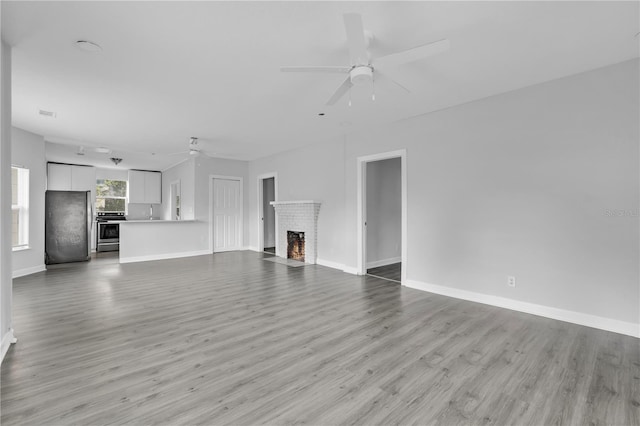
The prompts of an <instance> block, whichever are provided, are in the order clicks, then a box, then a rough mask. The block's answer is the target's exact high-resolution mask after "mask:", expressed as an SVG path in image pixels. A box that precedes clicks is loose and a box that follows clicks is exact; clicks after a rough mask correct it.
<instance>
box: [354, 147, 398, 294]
mask: <svg viewBox="0 0 640 426" xmlns="http://www.w3.org/2000/svg"><path fill="white" fill-rule="evenodd" d="M406 182H407V179H406V150H400V151H393V152H388V153H382V154H376V155H371V156H366V157H359V158H358V234H359V235H358V237H359V238H358V273H359V274H361V275H364V274H369V275H373V276H377V277H380V278H384V279H387V280H391V281H395V282H398V283H404V282H405V281H406V255H407V244H406V243H407V208H406V206H407V195H406V194H407V192H406V187H407V185H406Z"/></svg>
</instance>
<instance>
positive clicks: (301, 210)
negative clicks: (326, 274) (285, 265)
mask: <svg viewBox="0 0 640 426" xmlns="http://www.w3.org/2000/svg"><path fill="white" fill-rule="evenodd" d="M270 204H271V205H272V206H273V208H274V209H275V211H276V218H277V219H278V220H277V229H276V255H277V256H279V257H282V258H285V259H286V258H287V231H292V232H304V239H305V249H304V250H305V256H304V259H305V262H306V263H316V258H317V254H316V253H317V252H316V250H317V245H318V243H317V235H318V213H319V212H320V203H319V202H317V201H313V200H301V201H272V202H271V203H270Z"/></svg>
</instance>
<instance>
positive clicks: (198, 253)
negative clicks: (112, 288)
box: [120, 250, 211, 263]
mask: <svg viewBox="0 0 640 426" xmlns="http://www.w3.org/2000/svg"><path fill="white" fill-rule="evenodd" d="M205 254H211V252H210V251H209V250H198V251H185V252H181V253H165V254H150V255H147V256H132V257H120V263H134V262H148V261H151V260H165V259H178V258H181V257H192V256H204V255H205Z"/></svg>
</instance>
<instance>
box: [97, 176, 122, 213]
mask: <svg viewBox="0 0 640 426" xmlns="http://www.w3.org/2000/svg"><path fill="white" fill-rule="evenodd" d="M126 206H127V181H126V180H112V179H98V180H96V211H99V212H118V213H126Z"/></svg>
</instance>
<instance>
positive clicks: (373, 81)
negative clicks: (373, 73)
mask: <svg viewBox="0 0 640 426" xmlns="http://www.w3.org/2000/svg"><path fill="white" fill-rule="evenodd" d="M371 100H372V101H375V100H376V79H375V78H373V77H372V78H371Z"/></svg>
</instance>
